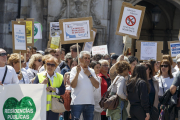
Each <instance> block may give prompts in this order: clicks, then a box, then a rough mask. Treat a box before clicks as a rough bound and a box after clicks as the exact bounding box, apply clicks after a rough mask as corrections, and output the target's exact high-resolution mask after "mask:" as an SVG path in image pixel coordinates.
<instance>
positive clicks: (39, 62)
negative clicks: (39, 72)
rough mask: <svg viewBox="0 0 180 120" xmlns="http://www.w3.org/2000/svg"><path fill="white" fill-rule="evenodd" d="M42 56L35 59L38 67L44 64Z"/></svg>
mask: <svg viewBox="0 0 180 120" xmlns="http://www.w3.org/2000/svg"><path fill="white" fill-rule="evenodd" d="M42 63H43V62H42V58H41V57H40V58H37V59H36V60H35V61H34V64H35V65H36V68H39V67H41V66H42Z"/></svg>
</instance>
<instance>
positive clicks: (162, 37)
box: [132, 0, 180, 54]
mask: <svg viewBox="0 0 180 120" xmlns="http://www.w3.org/2000/svg"><path fill="white" fill-rule="evenodd" d="M132 4H134V5H135V4H137V5H141V6H146V12H145V16H144V21H143V25H142V29H141V36H140V39H139V40H148V41H164V51H163V53H164V54H168V44H167V41H174V40H178V34H179V29H180V22H179V21H180V14H179V13H180V6H179V4H177V3H175V1H172V0H171V2H170V1H169V0H142V1H140V0H137V1H133V2H132ZM175 5H176V6H175ZM154 10H155V12H159V16H160V17H159V19H156V20H155V18H154V17H153V15H154V14H155V13H154Z"/></svg>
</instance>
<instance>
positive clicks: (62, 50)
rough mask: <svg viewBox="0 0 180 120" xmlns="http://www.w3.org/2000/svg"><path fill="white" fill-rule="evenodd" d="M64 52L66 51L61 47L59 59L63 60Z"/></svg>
mask: <svg viewBox="0 0 180 120" xmlns="http://www.w3.org/2000/svg"><path fill="white" fill-rule="evenodd" d="M65 54H66V51H65V49H64V48H61V60H64V59H65Z"/></svg>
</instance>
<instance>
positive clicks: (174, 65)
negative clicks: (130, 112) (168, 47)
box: [172, 58, 177, 71]
mask: <svg viewBox="0 0 180 120" xmlns="http://www.w3.org/2000/svg"><path fill="white" fill-rule="evenodd" d="M172 60H173V64H172V67H173V68H174V69H175V67H176V65H177V62H176V58H173V59H172ZM176 71H177V70H176Z"/></svg>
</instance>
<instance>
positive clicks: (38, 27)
mask: <svg viewBox="0 0 180 120" xmlns="http://www.w3.org/2000/svg"><path fill="white" fill-rule="evenodd" d="M35 39H36V41H37V39H42V29H41V23H34V41H35ZM36 41H35V42H36Z"/></svg>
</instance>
